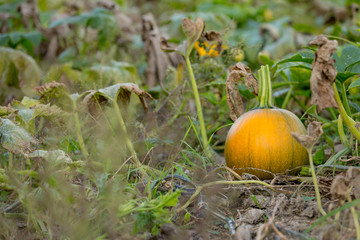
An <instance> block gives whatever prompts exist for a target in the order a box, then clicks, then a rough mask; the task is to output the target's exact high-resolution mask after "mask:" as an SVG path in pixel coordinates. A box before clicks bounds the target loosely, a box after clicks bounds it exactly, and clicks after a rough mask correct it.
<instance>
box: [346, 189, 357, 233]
mask: <svg viewBox="0 0 360 240" xmlns="http://www.w3.org/2000/svg"><path fill="white" fill-rule="evenodd" d="M347 199H348V202H349V203H350V202H352V199H351V196H350V194H348V196H347ZM350 211H351V215H352V216H353V221H354V226H355V230H356V239H357V240H360V224H359V220H358V218H359V217H358V214H357V213H356V210H355V207H354V206H352V207H350Z"/></svg>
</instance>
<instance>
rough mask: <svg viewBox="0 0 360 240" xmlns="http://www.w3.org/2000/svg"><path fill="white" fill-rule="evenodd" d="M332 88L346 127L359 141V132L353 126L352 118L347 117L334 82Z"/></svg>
mask: <svg viewBox="0 0 360 240" xmlns="http://www.w3.org/2000/svg"><path fill="white" fill-rule="evenodd" d="M333 89H334V93H335V100H336V102H337V104H338V105H339V113H340V115H341V117H342V119H343V121H344V123H345V125H346V127H347V128H348V129H349V130H350V132H351V134H352V135H354V137H355V138H356V139H357V140H358V141H360V132H359V131H358V130H357V129H356V127H355V124H354V122H355V121H354V119H352V118H351V117H349V115H347V113H346V110H345V108H344V106H343V104H342V102H341V99H340V96H339V92H338V90H337V88H336V84H335V83H334V84H333Z"/></svg>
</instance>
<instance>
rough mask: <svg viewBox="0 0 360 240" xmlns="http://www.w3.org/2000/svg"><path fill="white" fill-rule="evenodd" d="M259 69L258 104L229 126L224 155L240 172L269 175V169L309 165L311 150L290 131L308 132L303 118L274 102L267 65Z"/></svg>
mask: <svg viewBox="0 0 360 240" xmlns="http://www.w3.org/2000/svg"><path fill="white" fill-rule="evenodd" d="M259 73H260V74H259V102H260V104H259V107H258V108H257V109H254V110H251V111H249V112H247V113H245V114H243V115H242V116H240V117H239V118H238V119H237V120H236V121H235V123H234V124H233V125H232V127H231V128H230V130H229V133H228V135H227V138H226V142H225V159H226V164H227V165H228V167H230V168H233V169H234V170H235V171H236V172H237V173H239V174H242V173H243V172H247V173H251V174H254V175H256V176H258V177H259V178H260V179H268V178H271V177H272V174H270V173H269V172H271V173H284V172H285V171H286V170H289V169H294V168H296V167H298V166H302V165H307V164H308V153H307V151H306V149H305V148H304V147H303V146H301V145H300V144H299V143H298V142H297V141H296V140H295V139H294V138H293V137H292V136H291V132H297V133H300V134H306V130H305V127H304V125H303V124H302V122H301V121H300V120H299V119H298V117H297V116H296V115H295V114H293V113H291V112H290V111H287V110H284V109H278V108H274V107H273V106H272V103H271V82H270V74H269V68H268V66H262V67H261V70H260V72H259ZM298 170H300V168H299V169H298Z"/></svg>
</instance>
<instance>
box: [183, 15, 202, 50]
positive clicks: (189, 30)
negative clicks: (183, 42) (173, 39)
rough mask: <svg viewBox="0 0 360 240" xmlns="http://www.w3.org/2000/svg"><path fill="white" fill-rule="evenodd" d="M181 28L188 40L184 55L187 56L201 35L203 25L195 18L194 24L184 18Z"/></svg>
mask: <svg viewBox="0 0 360 240" xmlns="http://www.w3.org/2000/svg"><path fill="white" fill-rule="evenodd" d="M181 26H182V29H183V31H184V34H185V36H186V38H187V40H188V44H187V50H186V55H187V56H189V54H190V52H191V50H192V48H193V46H194V44H195V42H196V41H197V40H198V39H199V38H200V36H201V35H202V34H203V31H204V29H205V23H204V21H203V20H202V19H201V18H197V19H196V21H195V22H194V21H193V20H191V19H189V18H184V19H183V20H182V24H181Z"/></svg>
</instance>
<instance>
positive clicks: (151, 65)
mask: <svg viewBox="0 0 360 240" xmlns="http://www.w3.org/2000/svg"><path fill="white" fill-rule="evenodd" d="M142 39H143V41H144V52H145V54H146V57H147V68H146V71H145V75H146V85H147V86H148V87H149V88H151V87H154V86H155V85H156V84H157V83H160V85H161V87H162V88H163V89H165V88H164V87H163V79H164V77H165V74H166V70H167V68H168V67H169V66H175V67H177V65H178V64H179V63H180V62H182V61H183V60H182V58H181V56H179V55H178V54H177V53H169V54H166V53H165V52H163V51H162V49H161V48H162V47H164V46H166V44H165V42H164V41H163V40H164V39H163V40H161V38H160V29H159V27H158V26H157V24H156V21H155V18H154V16H153V15H152V14H151V13H149V14H145V15H143V16H142ZM167 50H168V51H169V50H170V46H168V47H167Z"/></svg>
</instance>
